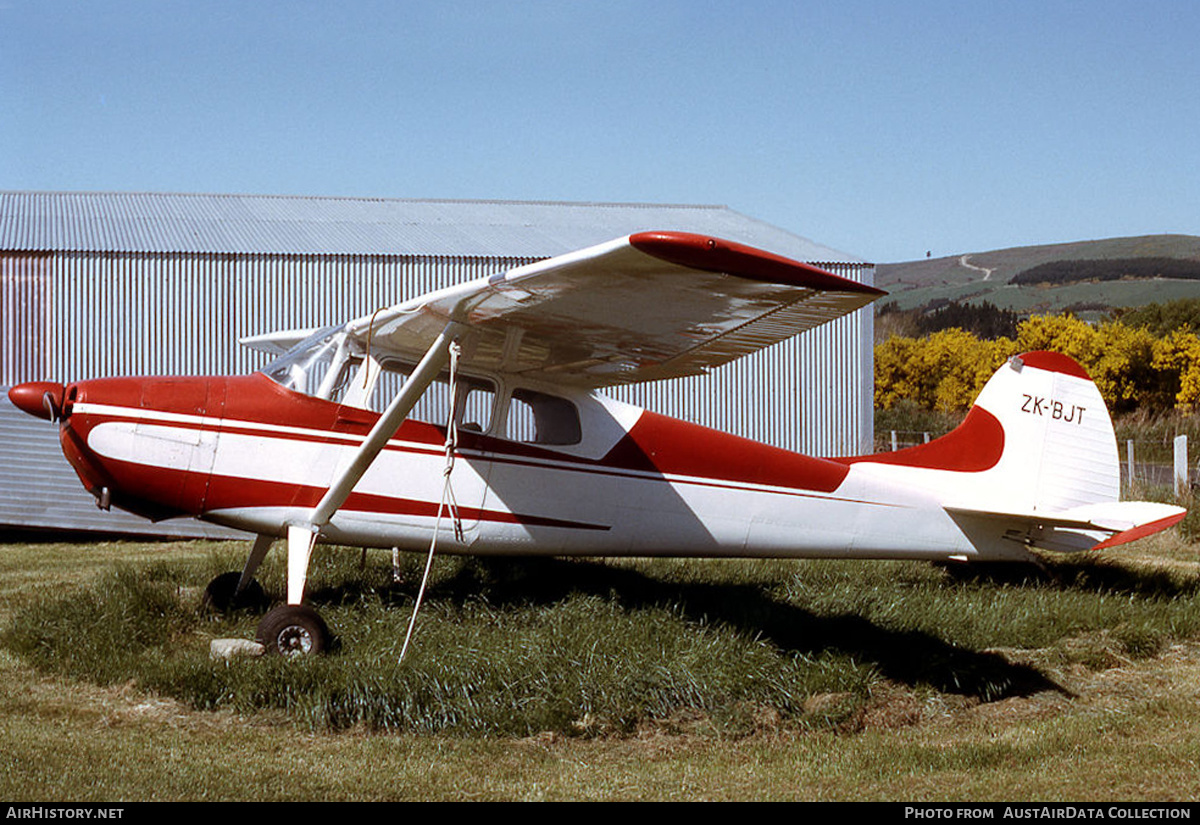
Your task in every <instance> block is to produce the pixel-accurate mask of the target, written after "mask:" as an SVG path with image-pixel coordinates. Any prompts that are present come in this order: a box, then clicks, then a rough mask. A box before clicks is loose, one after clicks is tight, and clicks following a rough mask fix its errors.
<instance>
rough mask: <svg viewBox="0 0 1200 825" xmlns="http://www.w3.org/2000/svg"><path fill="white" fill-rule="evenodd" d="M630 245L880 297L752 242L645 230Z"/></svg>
mask: <svg viewBox="0 0 1200 825" xmlns="http://www.w3.org/2000/svg"><path fill="white" fill-rule="evenodd" d="M629 245H630V246H632V247H633V248H634V249H636V250H638V251H639V252H642V253H644V254H646V255H651V256H653V257H655V258H659V259H660V260H664V261H667V262H668V263H673V264H677V265H679V266H686V267H689V268H691V269H699V270H703V271H705V272H724V273H726V274H729V275H736V276H738V277H741V278H749V279H753V280H760V281H768V282H772V283H780V284H786V285H789V286H800V287H808V288H812V289H821V290H826V291H836V292H856V293H861V294H864V295H873V296H875V297H881V296H884V295H887V292H886V291H884V290H882V289H879V288H878V287H874V286H869V285H867V284H863V283H859V282H858V281H853V280H850V279H849V278H843V277H842V276H841V275H835V274H834V273H832V272H829V271H827V270H824V269H821V268H820V267H816V266H813V265H812V264H806V263H803V262H801V261H796V260H793V259H791V258H785V257H783V256H781V255H776V254H774V253H772V252H767V251H765V250H762V249H757V248H755V247H753V246H747V245H745V244H741V243H737V242H736V241H727V240H724V239H722V238H715V237H713V236H711V235H697V234H695V233H692V232H674V231H648V232H635V233H634V234H632V235H630V236H629Z"/></svg>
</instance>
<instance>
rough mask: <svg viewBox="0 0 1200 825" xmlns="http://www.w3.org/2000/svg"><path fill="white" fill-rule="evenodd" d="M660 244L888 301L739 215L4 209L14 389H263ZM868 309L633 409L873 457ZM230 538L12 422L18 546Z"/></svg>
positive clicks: (2, 352)
mask: <svg viewBox="0 0 1200 825" xmlns="http://www.w3.org/2000/svg"><path fill="white" fill-rule="evenodd" d="M644 230H678V231H685V232H695V233H700V234H706V235H714V236H717V237H721V238H725V239H728V240H732V241H738V242H740V243H745V244H749V245H751V246H756V247H760V248H762V249H765V250H768V251H770V252H773V253H776V254H779V255H783V256H786V257H789V258H794V259H796V260H800V261H804V262H807V263H813V264H816V265H819V266H821V267H823V268H825V269H828V270H831V271H833V272H835V273H837V274H839V275H842V276H844V277H848V278H851V279H854V280H857V281H860V282H864V283H868V284H871V283H873V281H874V268H873V266H872V265H871V264H868V263H866V262H864V261H862V260H859V259H857V258H854V257H852V256H849V255H846V254H844V253H841V252H837V251H834V250H832V249H829V248H828V247H824V246H820V245H819V244H816V243H813V242H812V241H809V240H806V239H804V238H801V237H798V236H796V235H793V234H791V233H790V232H786V231H784V230H782V229H779V228H777V227H774V226H770V225H768V224H766V223H763V222H761V221H757V220H754V219H753V218H749V217H747V216H745V215H741V214H739V213H737V212H734V211H732V210H730V209H728V208H726V207H723V206H690V205H659V204H622V203H552V202H514V201H458V200H453V201H452V200H389V199H366V198H323V197H280V196H249V195H178V194H134V193H65V192H0V386H3V388H4V389H7V387H9V386H11V385H13V384H17V383H20V382H23V381H32V380H66V381H69V380H78V379H84V378H99V377H104V376H113V375H169V374H192V375H202V374H224V373H245V372H251V371H253V370H255V369H258V368H260V367H262V366H263V364H264V363H265V361H266V356H265V355H263V354H262V353H258V352H254V351H251V350H250V349H248V348H246V347H242V346H239V344H238V340H239V339H240V338H244V337H247V336H251V335H258V334H262V333H266V332H271V331H274V330H281V329H295V328H300V327H318V326H323V325H327V324H332V323H338V322H341V321H346V320H349V319H351V318H354V317H358V316H361V315H364V314H368V313H370V312H372V311H373V310H375V309H378V308H380V307H384V306H389V305H391V304H395V303H398V302H400V301H401V300H404V299H407V298H411V297H414V296H416V295H420V294H422V293H424V292H428V291H431V290H435V289H439V288H442V287H445V286H448V285H451V284H454V283H459V282H461V281H465V280H468V279H471V278H476V277H480V276H483V275H489V274H492V273H496V272H499V271H503V270H505V269H508V268H510V267H513V266H519V265H522V264H526V263H531V262H533V261H535V260H539V259H542V258H546V257H550V256H553V255H558V254H562V253H565V252H570V251H573V250H576V249H580V248H583V247H586V246H590V245H592V244H596V243H600V242H603V241H607V240H610V239H612V238H617V237H621V236H624V235H627V234H630V233H632V232H639V231H644ZM872 332H873V328H872V315H871V312H870V310H869V309H868V310H862V311H859V312H856V313H854V314H853V315H850V316H847V317H845V318H842V319H839V320H837V321H834V322H832V323H830V324H827V325H825V326H823V327H820V328H818V329H815V330H812V331H810V332H807V333H805V334H804V335H801V336H799V337H798V338H796V339H793V340H791V341H787V342H784V343H782V344H779V345H776V346H774V347H771V348H769V349H768V350H766V351H764V352H761V353H759V354H757V355H755V356H752V357H749V358H745V359H742V360H740V361H737V362H735V363H733V364H730V365H728V366H725V367H722V368H720V369H718V370H715V371H714V372H713V373H711V374H709V375H706V376H702V377H698V378H688V379H681V380H677V381H665V382H658V383H654V384H645V385H639V386H632V387H625V388H622V389H621V390H619V391H617V392H616V393H615V394H616V395H618V396H619V397H620V398H621V399H622V400H624V401H627V402H630V403H633V404H637V405H639V406H643V407H648V408H650V409H653V410H656V411H658V412H662V413H666V414H667V415H673V416H676V417H679V418H685V419H689V420H692V421H696V422H698V423H701V424H706V425H709V426H712V427H716V428H719V429H722V430H726V431H728V432H734V433H738V434H740V435H744V436H747V437H749V438H753V439H755V440H758V441H765V442H767V443H771V444H776V445H778V446H781V447H785V448H788V449H792V450H798V451H800V452H805V453H809V454H813V455H848V454H855V453H859V452H862V451H864V450H866V449H867V448H868V447H869V445H870V443H871V439H872V402H871V398H872V386H873V377H872V367H873V365H872ZM6 528H9V529H11V528H47V529H56V530H89V531H97V532H108V533H141V534H156V535H169V536H198V535H199V536H229V535H233V534H232V533H231V532H230V531H226V530H223V529H220V528H215V527H209V526H207V525H203V524H201V523H199V522H195V521H192V520H184V521H169V522H162V523H159V524H155V525H151V524H149V523H148V522H145V521H143V520H142V519H138V518H135V517H133V516H129V515H126V514H123V513H119V512H116V511H113V512H102V511H100V510H98V509H97V508H96V507H95V505H94V502H93V500H92V498H91V496H89V495H88V494H87V493H86V492H84V490H83V488H82V486H81V485H80V484H79V482H78V480H77V479H76V478H75V475H74V472H73V471H72V470H71V469H70V467H69V466H68V465H67V463H66V461H65V460H64V459H63V457H62V454H61V452H60V450H59V446H58V441H57V437H56V429H55V428H54V427H53V426H51V425H49V424H48V423H47V422H44V421H38V420H36V419H33V418H31V417H30V416H28V415H25V414H24V413H22V412H20V411H19V410H17V409H16V408H15V407H13V406H12V405H11V404H9V403H8V401H7V399H5V400H4V402H3V403H0V529H6Z"/></svg>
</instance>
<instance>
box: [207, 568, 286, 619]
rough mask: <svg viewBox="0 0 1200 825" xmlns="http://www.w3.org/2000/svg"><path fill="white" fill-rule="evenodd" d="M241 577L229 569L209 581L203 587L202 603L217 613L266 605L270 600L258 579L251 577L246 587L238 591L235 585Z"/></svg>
mask: <svg viewBox="0 0 1200 825" xmlns="http://www.w3.org/2000/svg"><path fill="white" fill-rule="evenodd" d="M241 578H242V574H241V573H238V572H236V571H231V572H229V573H222V574H221V575H219V576H217V577H216V578H215V579H213V580H212V581H210V582H209V583H208V587H206V588H204V605H205V606H206V607H211V608H212V609H213V610H215V611H217V612H218V613H227V612H229V611H230V610H242V609H244V608H262V607H266V606H267V605H268V604H269V603H270V602H269V601H268V600H267V594H266V593H264V592H263V589H262V585H261V584H259V583H258V579H251V580H250V583H249V584H248V585H246V589H245V590H243V591H242V592H241V593H238V592H237V585H238V582H239V581H241Z"/></svg>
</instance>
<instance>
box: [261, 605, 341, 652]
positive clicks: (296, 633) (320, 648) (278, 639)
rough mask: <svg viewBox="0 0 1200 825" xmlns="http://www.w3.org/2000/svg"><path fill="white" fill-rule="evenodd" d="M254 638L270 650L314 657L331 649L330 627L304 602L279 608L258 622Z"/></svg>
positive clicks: (267, 650)
mask: <svg viewBox="0 0 1200 825" xmlns="http://www.w3.org/2000/svg"><path fill="white" fill-rule="evenodd" d="M255 640H256V641H257V642H258V643H259V644H260V645H262V646H263V647H264V648H266V652H267V653H277V654H281V655H283V656H313V655H318V654H321V653H324V652H325V651H326V650H327V649H328V648H329V641H330V634H329V627H328V626H327V625H326V624H325V620H324V619H322V618H321V614H320V613H318V612H317V611H315V610H313V609H312V608H311V607H308V606H307V605H303V604H285V605H281V606H279V607H276V608H275V609H274V610H272V611H271V612H270V613H268V614H267V615H265V616H263V617H262V621H261V622H259V623H258V632H257V633H255Z"/></svg>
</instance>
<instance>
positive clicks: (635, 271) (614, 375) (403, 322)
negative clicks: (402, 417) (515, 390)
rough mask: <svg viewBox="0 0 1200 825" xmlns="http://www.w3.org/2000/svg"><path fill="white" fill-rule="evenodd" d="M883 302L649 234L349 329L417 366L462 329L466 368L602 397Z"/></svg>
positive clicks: (736, 255) (473, 284)
mask: <svg viewBox="0 0 1200 825" xmlns="http://www.w3.org/2000/svg"><path fill="white" fill-rule="evenodd" d="M885 294H886V293H885V292H883V291H882V290H879V289H875V288H874V287H871V286H866V285H864V284H860V283H857V282H855V281H851V280H849V279H846V278H842V277H839V276H837V275H834V274H832V273H829V272H825V271H824V270H821V269H818V268H816V267H813V266H809V265H808V264H803V263H800V262H798V261H793V260H789V259H787V258H782V257H779V256H777V255H772V254H770V253H767V252H764V251H762V250H758V249H754V248H752V247H748V246H743V245H741V244H737V243H733V242H730V241H724V240H719V239H717V238H710V237H707V236H702V235H693V234H689V233H682V232H642V233H637V234H634V235H629V236H627V237H624V238H619V239H617V240H614V241H609V242H608V243H604V244H600V245H598V246H593V247H589V248H587V249H583V250H580V251H578V252H572V253H569V254H566V255H561V256H558V257H554V258H549V259H547V260H544V261H539V262H537V263H534V264H530V265H528V266H522V267H517V268H515V269H510V270H508V271H507V272H503V273H500V274H498V275H494V276H491V277H488V278H480V279H477V280H474V281H469V282H467V283H464V284H460V285H457V286H454V287H450V288H448V289H444V290H440V291H438V292H434V293H430V294H428V295H424V296H421V297H419V298H415V299H413V300H411V301H407V302H405V303H402V304H398V305H396V306H393V307H390V308H388V309H385V310H380V311H378V312H376V313H374V314H373V315H370V316H364V317H362V318H359V319H356V320H354V321H351V322H350V323H349V324H348V325H347V327H346V328H347V330H348V331H349V333H350V334H351V336H353V337H355V338H357V339H359V341H360V342H361V343H362V344H363V345H364V346H365V347H367V349H368V350H369V351H371V352H373V353H380V352H383V353H407V354H410V355H411V356H417V355H419V354H420V353H423V352H425V351H426V349H427V348H428V347H429V345H430V343H431V342H432V341H433V340H435V339H436V337H437V336H438V335H439V334H440V333H441V332H442V331H443V330H444V329H445V328H446V325H447V324H448V323H451V322H457V323H459V324H461V325H462V326H463V327H465V328H467V329H469V330H470V335H469V337H468V339H467V340H466V341H464V353H463V364H464V365H470V366H475V367H480V368H486V369H491V370H498V371H502V372H508V373H518V374H522V375H526V376H529V377H534V378H540V379H543V380H550V381H554V382H558V383H564V384H572V385H575V386H582V387H591V388H595V387H605V386H612V385H617V384H626V383H633V382H640V381H651V380H657V379H661V378H677V377H681V376H686V375H696V374H699V373H703V372H705V371H707V370H708V369H710V368H712V367H716V366H720V365H721V364H724V363H727V362H728V361H731V360H733V359H735V358H738V357H741V356H743V355H747V354H749V353H751V352H754V351H756V350H759V349H762V348H764V347H767V346H770V345H771V344H774V343H777V342H779V341H782V340H784V339H786V338H790V337H791V336H793V335H797V334H799V333H801V332H804V331H805V330H807V329H811V328H813V327H815V326H818V325H820V324H823V323H825V322H826V321H830V320H832V319H834V318H837V317H839V316H841V315H845V314H847V313H849V312H853V311H854V310H856V309H858V308H860V307H862V306H865V305H867V304H869V303H870V302H871V301H874V300H875V299H876V298H878V297H880V296H881V295H885Z"/></svg>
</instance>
